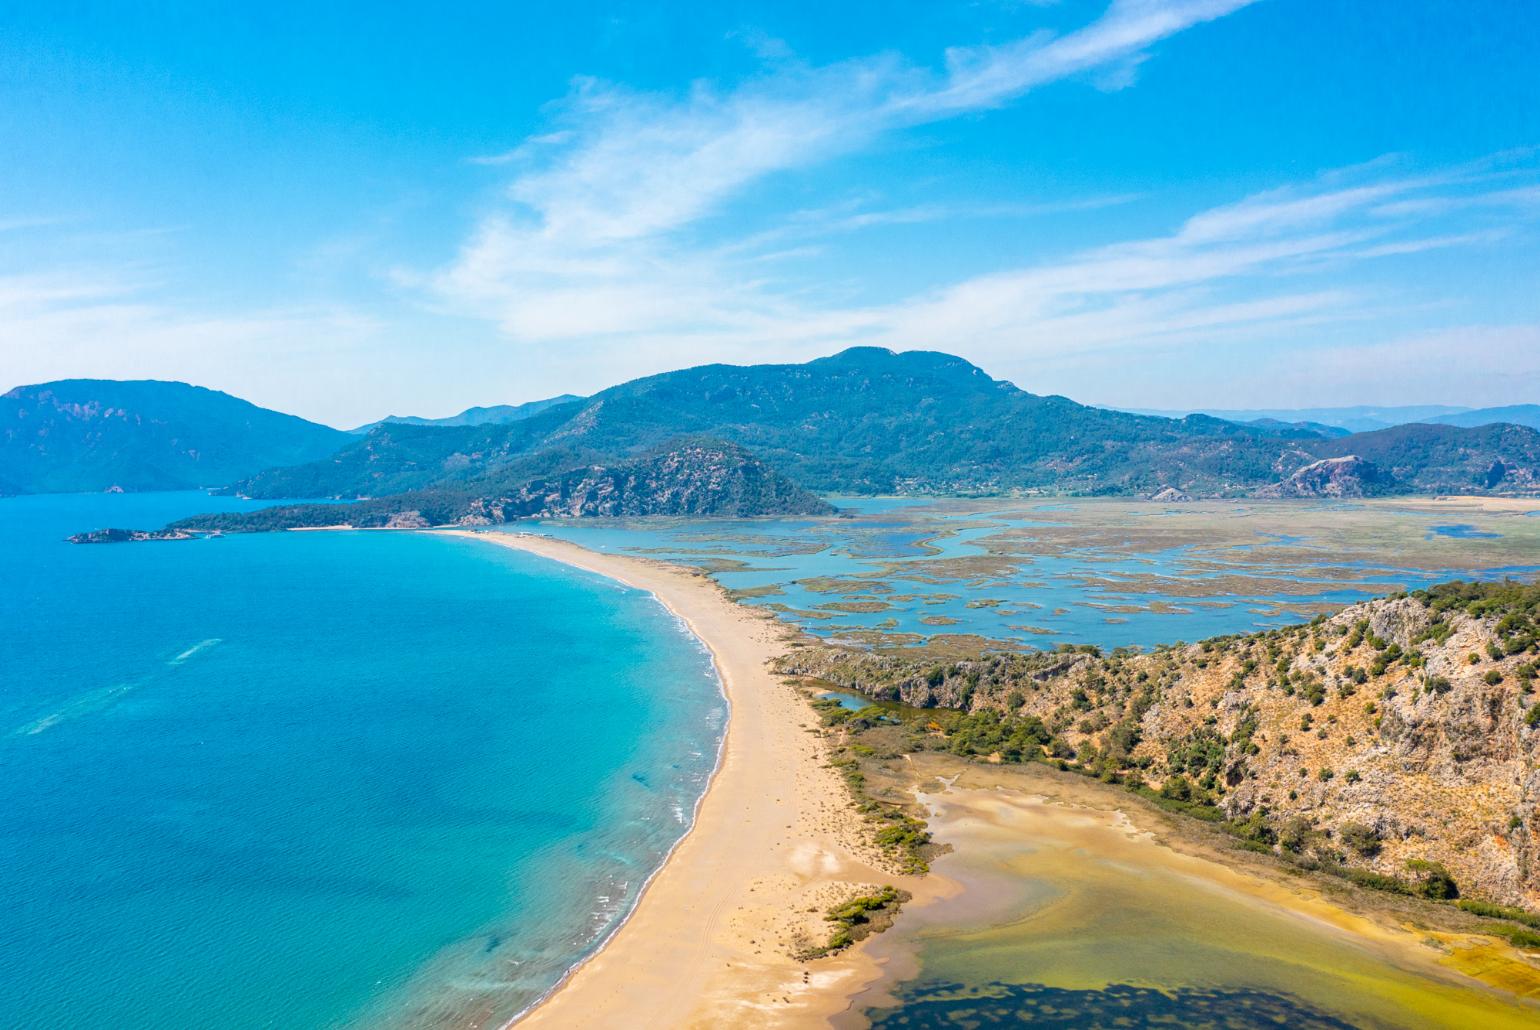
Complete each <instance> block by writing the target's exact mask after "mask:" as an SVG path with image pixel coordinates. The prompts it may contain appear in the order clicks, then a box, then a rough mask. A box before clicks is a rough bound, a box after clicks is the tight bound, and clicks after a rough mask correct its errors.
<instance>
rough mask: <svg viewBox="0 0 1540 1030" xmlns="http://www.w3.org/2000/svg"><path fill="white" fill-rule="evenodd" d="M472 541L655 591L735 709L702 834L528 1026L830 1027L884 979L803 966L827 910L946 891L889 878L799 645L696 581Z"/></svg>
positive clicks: (846, 956) (577, 552)
mask: <svg viewBox="0 0 1540 1030" xmlns="http://www.w3.org/2000/svg"><path fill="white" fill-rule="evenodd" d="M461 535H465V536H470V537H474V538H475V539H478V540H483V541H486V542H487V543H488V544H490V545H495V546H502V547H511V548H514V549H517V550H521V551H526V552H528V553H531V554H535V555H539V556H542V557H545V558H550V559H553V560H555V561H559V562H563V563H565V564H567V565H571V566H574V567H576V568H580V569H586V570H588V571H590V572H595V573H598V574H600V575H603V576H607V577H609V578H611V579H615V580H618V581H619V582H622V583H625V584H627V585H628V586H632V587H635V588H637V589H640V590H646V591H649V592H650V593H652V594H653V595H654V596H656V597H657V598H658V599H659V601H661V602H662V603H663V604H664V605H665V606H667V607H668V608H669V610H671V611H672V612H673V613H674V614H675V615H677V616H678V617H679V618H681V619H683V620H684V621H685V623H686V624H688V625H689V627H690V629H691V630H692V631H693V632H694V633H695V634H696V635H697V636H698V637H699V638H700V639H701V640H702V641H703V642H704V643H705V644H706V646H707V647H708V648H710V650H711V653H712V655H713V657H714V658H715V661H716V665H717V669H718V672H719V673H720V675H721V678H722V684H723V688H724V690H725V691H726V694H727V698H728V702H729V704H730V706H731V716H730V718H729V721H728V728H727V739H726V742H725V745H724V747H723V751H722V758H721V763H720V765H719V767H718V769H717V772H716V775H715V776H714V778H713V779H712V781H711V784H710V786H709V788H708V789H707V792H706V796H705V798H704V799H703V800H702V802H701V805H700V808H699V811H698V813H697V816H696V820H695V823H694V825H693V827H692V828H691V829H690V831H689V833H688V834H687V836H686V837H685V838H684V840H683V841H681V843H680V844H679V846H678V848H676V849H675V851H674V853H673V855H672V856H671V857H670V858H669V859H668V861H667V862H666V863H665V865H664V866H663V868H662V869H661V870H660V871H659V872H658V874H657V875H656V877H655V878H654V879H653V881H652V882H651V884H650V885H649V886H648V888H647V890H646V892H645V893H644V894H643V896H642V898H641V900H640V901H639V902H638V904H637V907H636V910H635V911H634V912H633V914H632V915H631V918H630V919H629V920H627V922H626V923H625V925H624V926H622V927H621V929H620V930H619V931H618V932H617V933H616V934H615V935H614V936H613V937H612V938H611V939H610V940H609V942H608V943H607V944H606V945H605V946H604V947H603V948H602V949H601V950H600V951H599V952H598V953H597V954H596V955H594V956H593V957H592V958H590V959H589V960H588V961H587V962H585V963H584V964H583V965H581V966H580V967H578V968H577V970H576V971H574V972H573V973H572V974H571V975H570V976H569V977H568V978H567V980H566V981H565V982H564V983H563V984H562V985H561V987H560V988H558V989H557V990H556V992H555V993H553V994H552V995H551V996H550V997H549V998H548V999H547V1000H546V1001H545V1002H544V1003H543V1004H541V1005H539V1006H538V1007H537V1008H535V1009H534V1010H533V1011H532V1012H531V1013H529V1014H528V1015H527V1016H526V1017H525V1018H524V1019H523V1020H521V1021H520V1023H519V1025H520V1026H521V1027H523V1026H530V1027H546V1026H550V1027H576V1026H582V1027H706V1026H711V1027H720V1026H733V1027H755V1026H821V1025H825V1024H826V1022H827V1020H828V1019H829V1017H831V1016H833V1015H835V1014H836V1013H838V1012H840V1011H842V1010H843V1009H844V1008H845V1007H846V1006H847V1004H848V999H849V998H850V997H851V996H852V995H853V994H855V993H856V992H858V991H859V990H860V989H861V988H862V987H863V986H864V985H866V984H868V983H870V982H871V981H873V980H874V979H875V978H876V977H877V976H878V974H879V972H880V970H879V968H878V967H877V965H876V963H875V962H874V961H873V960H872V959H870V958H869V957H867V956H866V955H865V954H864V953H863V949H862V948H861V946H860V945H857V946H855V947H852V948H850V949H848V950H847V951H845V952H843V953H841V954H839V955H837V956H834V957H831V958H824V959H818V960H816V961H812V962H806V961H798V960H797V959H795V958H793V957H792V952H793V951H795V950H796V945H797V943H798V942H799V941H800V942H802V943H813V942H818V941H821V940H823V939H826V938H827V934H828V927H827V924H825V923H824V922H823V920H822V915H823V913H824V911H825V910H826V909H827V908H828V907H829V906H830V905H832V904H834V903H836V902H838V901H840V900H843V899H844V898H846V897H848V896H850V895H851V894H854V893H856V892H857V891H858V890H859V888H860V887H862V886H870V885H879V884H893V885H895V886H898V887H902V888H904V889H907V890H910V891H913V892H915V893H916V894H917V896H921V897H922V896H924V895H927V894H932V893H935V892H937V891H939V890H944V889H945V884H944V883H943V882H942V881H940V880H939V879H938V878H935V877H931V878H927V879H926V880H925V881H918V880H915V879H913V878H906V877H903V876H901V875H895V874H894V873H892V872H890V871H885V870H884V869H883V868H881V859H880V856H878V855H877V854H875V853H874V852H873V851H872V849H871V846H870V845H869V844H868V843H867V842H866V839H865V837H864V836H863V835H862V832H861V824H860V819H859V816H857V815H856V814H855V813H854V812H853V811H852V810H851V807H850V799H849V793H848V791H847V789H846V787H845V785H844V784H843V783H842V782H841V781H840V779H839V778H838V775H837V774H836V772H835V771H834V770H833V769H832V768H830V767H829V766H828V764H827V761H826V758H825V755H824V752H823V745H822V744H821V742H820V738H819V735H818V734H817V732H816V727H817V722H816V719H815V717H814V713H813V712H812V710H811V708H810V707H809V706H808V704H807V702H806V700H805V699H804V698H802V697H801V696H799V695H798V693H797V692H796V690H795V689H794V688H793V687H792V686H790V685H789V684H787V683H785V682H783V681H782V680H781V679H780V678H779V677H777V676H775V675H773V674H772V673H771V672H770V671H769V669H768V668H767V663H768V662H769V661H770V660H771V659H772V658H773V657H775V656H776V655H777V654H780V653H782V652H783V651H784V650H785V648H786V647H787V646H789V634H790V631H789V630H788V629H786V628H785V627H783V626H782V625H781V624H779V623H778V622H776V621H775V620H774V618H773V617H771V616H769V615H767V614H764V613H759V612H755V611H753V610H751V609H749V608H747V607H745V606H742V605H737V604H734V603H733V602H732V601H731V600H730V599H729V598H728V597H727V596H726V595H725V594H724V593H723V592H722V590H721V589H720V588H719V587H718V586H717V585H716V584H715V583H714V582H712V581H711V580H710V579H709V578H707V577H706V576H704V575H702V574H699V573H696V572H694V571H692V570H689V569H684V568H680V567H677V566H671V565H666V564H664V563H661V562H655V561H650V560H645V559H639V558H631V557H622V556H616V555H607V554H599V553H597V552H593V551H589V550H587V549H585V548H581V547H578V546H576V545H573V544H569V543H566V542H564V541H559V540H552V539H549V538H544V537H535V536H525V535H515V534H501V533H496V534H494V533H463V534H461ZM917 900H920V897H917Z"/></svg>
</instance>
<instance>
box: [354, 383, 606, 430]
mask: <svg viewBox="0 0 1540 1030" xmlns="http://www.w3.org/2000/svg"><path fill="white" fill-rule="evenodd" d="M582 399H583V398H581V397H579V396H578V395H577V394H575V393H563V394H559V395H557V396H555V397H546V398H544V399H543V400H538V401H526V402H525V403H523V404H494V405H492V406H491V407H485V408H466V409H465V410H464V411H462V412H460V413H459V414H458V415H450V416H447V417H445V418H420V417H418V416H416V415H387V416H385V417H384V418H382V419H380V420H379V421H378V422H370V423H368V424H366V425H362V426H359V427H358V428H357V429H354V430H351V431H352V432H354V433H369V432H372V431H373V430H375V429H378V428H379V427H380V426H387V425H396V426H485V425H503V424H505V423H508V422H517V421H518V420H519V419H521V418H529V417H530V416H531V415H538V414H540V413H541V412H542V411H544V410H545V409H547V408H554V407H555V406H556V405H558V404H570V403H572V402H573V401H580V400H582Z"/></svg>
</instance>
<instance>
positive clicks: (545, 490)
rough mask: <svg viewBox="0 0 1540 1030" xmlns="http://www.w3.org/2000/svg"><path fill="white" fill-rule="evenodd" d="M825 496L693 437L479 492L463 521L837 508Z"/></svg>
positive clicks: (732, 451)
mask: <svg viewBox="0 0 1540 1030" xmlns="http://www.w3.org/2000/svg"><path fill="white" fill-rule="evenodd" d="M833 511H834V509H833V507H832V506H830V505H829V504H828V503H827V502H825V501H823V500H821V499H819V498H818V497H815V496H814V495H812V494H810V493H808V492H807V491H806V490H803V489H802V488H801V487H798V486H796V485H795V484H793V483H792V482H791V481H790V480H787V479H786V478H785V477H783V476H781V475H779V474H777V473H776V472H775V471H773V470H772V469H770V468H769V467H768V466H767V465H765V464H764V463H763V462H761V461H759V460H757V459H755V458H754V457H752V456H751V455H749V454H748V453H747V452H746V451H744V450H742V449H741V448H738V447H734V446H732V445H729V444H717V443H695V444H688V445H683V446H677V447H674V448H672V449H670V450H668V451H666V452H664V453H662V454H658V455H654V456H653V457H651V458H647V459H644V460H641V461H634V462H623V463H620V464H617V465H590V466H588V467H586V468H581V469H574V470H572V471H570V472H567V473H564V474H563V475H560V476H556V477H552V478H548V479H539V480H534V481H532V482H529V483H523V484H520V485H519V486H518V487H517V488H515V489H514V490H512V491H509V492H507V493H500V494H497V495H494V496H488V497H478V498H476V499H475V500H474V501H472V502H471V503H470V504H469V505H468V506H467V510H466V512H465V514H464V515H462V516H461V517H460V518H459V519H457V520H456V521H457V522H459V523H460V524H462V525H478V524H481V525H485V524H491V523H495V522H508V521H510V520H512V519H515V518H578V517H587V516H639V515H717V516H742V515H788V514H819V515H821V514H831V513H832V512H833Z"/></svg>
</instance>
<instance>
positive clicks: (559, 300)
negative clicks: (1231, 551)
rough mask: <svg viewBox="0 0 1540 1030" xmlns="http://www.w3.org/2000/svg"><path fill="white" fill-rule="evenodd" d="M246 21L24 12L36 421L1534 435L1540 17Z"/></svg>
mask: <svg viewBox="0 0 1540 1030" xmlns="http://www.w3.org/2000/svg"><path fill="white" fill-rule="evenodd" d="M244 7H245V9H238V8H237V5H210V4H192V3H189V4H176V3H165V2H154V0H147V2H145V3H142V4H135V5H123V4H115V3H109V4H92V3H72V2H69V0H57V2H53V3H49V4H12V5H5V6H4V8H3V9H0V390H3V389H6V388H8V387H10V386H13V385H19V384H24V383H33V382H41V381H47V380H51V379H59V378H67V377H102V378H157V379H178V380H183V381H187V382H193V383H197V384H199V385H204V386H209V387H213V388H216V389H222V390H226V391H228V392H231V393H234V394H236V395H238V396H242V397H245V398H247V399H249V400H252V401H254V402H256V403H259V404H263V405H266V406H270V407H275V408H279V409H281V410H285V411H291V412H294V413H296V414H299V415H303V416H305V417H307V418H312V419H315V420H318V421H322V422H327V423H330V424H333V425H338V426H352V425H357V424H359V423H363V422H366V421H370V420H373V419H376V418H379V417H382V416H384V415H386V414H416V415H427V416H440V415H447V414H452V413H454V412H456V411H459V410H461V409H463V408H465V407H468V406H470V405H473V404H497V403H514V402H519V401H525V400H532V399H536V398H540V397H545V396H550V395H553V394H557V393H563V392H571V393H580V394H584V393H590V392H593V391H595V390H598V389H601V388H603V387H605V386H608V385H612V384H614V383H617V382H620V381H623V380H626V379H630V378H634V377H636V376H639V375H647V374H651V373H655V372H660V371H666V370H669V369H673V368H679V367H684V366H689V365H697V364H702V363H707V362H715V361H725V362H731V363H737V364H743V363H758V362H770V361H805V360H808V359H809V358H813V357H817V356H820V355H824V354H830V353H833V352H835V351H838V350H840V349H842V348H844V347H846V346H851V345H856V344H863V345H878V346H886V347H891V348H893V349H896V350H910V349H926V350H944V351H947V352H950V353H954V354H959V355H962V356H963V357H965V358H967V359H969V360H970V361H973V362H974V363H975V364H978V365H980V366H981V367H983V368H984V369H985V370H986V371H988V372H989V373H990V374H992V375H994V376H995V377H996V378H1000V379H1009V380H1011V381H1012V382H1015V383H1016V384H1017V385H1019V386H1021V387H1022V388H1023V389H1027V390H1030V391H1032V392H1034V393H1059V394H1064V395H1066V396H1069V397H1072V398H1074V399H1076V400H1080V401H1083V402H1086V403H1096V404H1104V405H1115V406H1122V407H1135V408H1160V409H1178V408H1200V407H1218V408H1238V407H1319V406H1327V405H1347V404H1417V403H1442V404H1461V405H1469V406H1485V405H1496V404H1512V403H1525V402H1540V74H1537V72H1536V70H1535V62H1536V60H1537V58H1536V55H1537V54H1540V4H1533V3H1528V2H1524V3H1513V2H1510V0H1462V2H1453V0H1451V2H1445V0H1415V2H1412V3H1407V2H1405V0H1254V2H1250V0H1112V2H1111V3H1108V2H1107V0H1099V2H1091V3H1076V2H1070V0H1063V2H1052V0H998V2H991V0H975V2H966V3H950V4H949V3H940V2H923V3H900V2H892V0H889V2H885V3H875V2H871V3H868V2H847V3H839V4H830V3H828V2H823V3H817V4H811V3H800V2H790V0H775V2H768V0H767V2H744V0H718V2H715V3H711V4H700V5H686V4H642V3H634V4H633V3H605V4H598V3H586V2H581V0H569V2H564V3H540V2H528V3H522V4H510V3H497V4H477V3H459V4H450V5H432V6H431V7H430V5H414V6H409V5H404V4H399V5H398V4H370V5H356V6H349V5H346V4H330V5H314V4H305V5H299V4H294V5H289V4H285V3H279V2H269V3H264V4H261V5H244ZM321 7H324V8H325V10H318V8H321Z"/></svg>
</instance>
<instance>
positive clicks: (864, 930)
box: [794, 886, 910, 962]
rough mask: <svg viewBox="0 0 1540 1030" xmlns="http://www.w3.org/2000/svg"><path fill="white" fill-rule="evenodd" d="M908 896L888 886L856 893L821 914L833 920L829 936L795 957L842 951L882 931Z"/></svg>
mask: <svg viewBox="0 0 1540 1030" xmlns="http://www.w3.org/2000/svg"><path fill="white" fill-rule="evenodd" d="M909 898H910V894H909V892H908V891H901V890H899V889H898V888H896V887H891V886H889V887H883V888H882V889H881V890H879V891H877V892H876V893H875V894H857V895H855V896H854V897H852V898H849V899H847V900H845V901H842V902H840V903H839V904H838V905H835V906H834V907H833V908H831V909H829V911H828V913H827V914H825V915H824V919H825V920H826V921H827V922H829V923H831V924H833V927H832V929H831V931H830V933H829V939H828V940H827V941H826V942H824V943H823V944H821V945H818V946H817V947H813V948H808V949H806V950H804V951H801V952H799V953H798V954H797V955H795V956H794V957H795V958H796V959H797V960H798V961H802V962H806V961H811V960H812V959H816V958H823V957H824V956H825V955H833V954H835V953H836V952H840V951H844V950H845V949H846V948H848V947H850V946H851V945H852V944H854V943H856V942H857V941H860V940H865V939H866V938H867V937H870V936H871V935H872V934H874V933H881V932H882V931H884V930H886V929H887V928H888V927H890V926H892V925H893V920H894V919H896V918H897V917H898V913H899V910H900V909H901V908H903V906H904V902H906V901H908V900H909Z"/></svg>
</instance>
